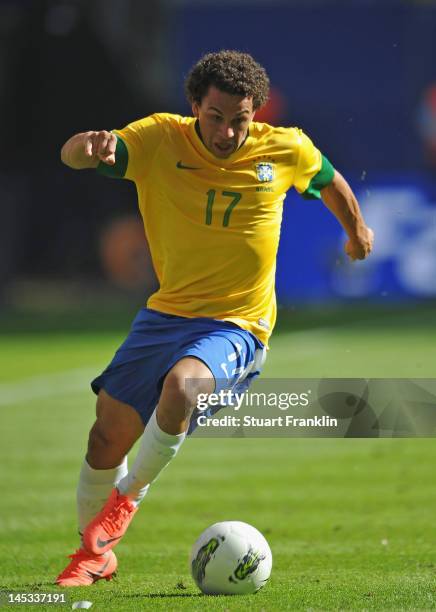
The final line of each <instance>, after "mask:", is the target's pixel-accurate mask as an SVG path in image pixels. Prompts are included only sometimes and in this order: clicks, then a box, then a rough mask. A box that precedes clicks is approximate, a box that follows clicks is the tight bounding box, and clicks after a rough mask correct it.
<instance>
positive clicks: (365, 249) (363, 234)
mask: <svg viewBox="0 0 436 612" xmlns="http://www.w3.org/2000/svg"><path fill="white" fill-rule="evenodd" d="M373 243H374V232H373V231H372V229H371V228H370V227H366V226H365V227H363V228H361V229H360V230H359V232H358V233H357V235H356V236H354V237H353V238H349V239H348V240H347V242H346V243H345V252H346V254H347V255H348V257H349V258H350V259H352V260H353V261H355V260H356V259H365V258H366V257H368V255H369V254H370V253H371V251H372V245H373Z"/></svg>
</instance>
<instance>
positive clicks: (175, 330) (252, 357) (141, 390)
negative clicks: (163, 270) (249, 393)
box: [91, 308, 265, 432]
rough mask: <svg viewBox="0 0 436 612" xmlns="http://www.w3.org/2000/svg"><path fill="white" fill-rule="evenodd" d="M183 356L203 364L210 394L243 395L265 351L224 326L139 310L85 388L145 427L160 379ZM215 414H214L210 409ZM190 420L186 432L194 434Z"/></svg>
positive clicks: (257, 342) (244, 333)
mask: <svg viewBox="0 0 436 612" xmlns="http://www.w3.org/2000/svg"><path fill="white" fill-rule="evenodd" d="M183 357H196V358H197V359H200V360H201V361H203V362H204V363H205V364H206V365H207V367H208V368H209V369H210V370H211V372H212V374H213V376H214V378H215V392H216V393H218V392H219V391H221V390H227V389H230V390H233V391H235V392H238V393H239V392H243V391H245V390H246V389H247V388H248V386H249V384H250V382H251V381H252V380H253V378H255V377H256V376H258V375H259V373H260V368H261V366H262V364H263V361H264V358H265V347H264V345H263V344H262V342H261V341H260V340H258V338H256V336H254V335H253V334H252V333H251V332H249V331H247V330H245V329H242V328H241V327H238V326H237V325H234V324H233V323H230V322H226V321H218V320H216V319H208V318H205V317H199V318H193V319H188V318H186V317H177V316H174V315H169V314H164V313H162V312H157V311H156V310H151V309H149V308H141V310H140V311H139V312H138V314H137V315H136V318H135V319H134V321H133V323H132V327H131V329H130V332H129V335H128V336H127V338H126V340H125V341H124V342H123V344H122V345H121V346H120V348H119V349H118V350H117V352H116V353H115V356H114V358H113V359H112V361H111V363H110V364H109V365H108V367H107V368H106V369H105V370H104V372H103V373H102V374H101V375H100V376H97V378H95V379H94V380H93V381H92V382H91V387H92V390H93V391H94V393H96V394H98V393H99V391H100V389H104V390H105V391H106V392H107V393H109V395H111V396H112V397H114V398H115V399H118V400H120V401H121V402H124V403H125V404H129V405H130V406H132V407H133V408H134V409H135V410H136V411H137V412H138V413H139V415H140V416H141V419H142V421H143V422H144V424H147V422H148V420H149V418H150V417H151V415H152V414H153V411H154V409H155V408H156V406H157V403H158V401H159V397H160V394H161V391H162V385H163V381H164V378H165V376H166V374H167V373H168V371H169V370H170V369H171V368H172V367H173V366H174V365H175V364H176V363H177V362H178V361H180V359H182V358H183ZM214 412H215V410H214ZM195 416H196V415H194V418H193V419H191V427H190V430H189V431H190V432H191V431H193V429H195V426H196V418H195Z"/></svg>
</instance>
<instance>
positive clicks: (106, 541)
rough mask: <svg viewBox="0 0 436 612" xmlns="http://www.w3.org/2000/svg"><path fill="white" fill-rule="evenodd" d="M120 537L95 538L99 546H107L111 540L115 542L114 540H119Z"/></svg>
mask: <svg viewBox="0 0 436 612" xmlns="http://www.w3.org/2000/svg"><path fill="white" fill-rule="evenodd" d="M120 537H121V536H118V537H117V538H111V539H110V540H100V538H97V546H98V547H99V548H104V547H105V546H107V545H108V544H110V543H111V542H115V540H119V539H120Z"/></svg>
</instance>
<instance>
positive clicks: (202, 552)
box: [191, 521, 272, 595]
mask: <svg viewBox="0 0 436 612" xmlns="http://www.w3.org/2000/svg"><path fill="white" fill-rule="evenodd" d="M271 566H272V554H271V549H270V547H269V546H268V542H267V541H266V540H265V538H264V537H263V535H262V534H261V533H260V531H258V530H257V529H255V528H254V527H252V526H251V525H248V524H247V523H242V522H241V521H224V522H222V523H215V524H214V525H211V527H208V528H207V529H206V530H205V531H203V533H202V534H201V536H200V537H199V538H198V540H197V541H196V542H195V544H194V546H193V547H192V551H191V572H192V577H193V578H194V580H195V582H196V584H197V586H198V587H199V588H200V589H201V590H202V591H203V593H205V594H206V595H243V594H248V593H256V591H258V590H259V589H261V588H262V587H263V586H264V585H265V583H266V581H267V580H268V578H269V576H270V574H271Z"/></svg>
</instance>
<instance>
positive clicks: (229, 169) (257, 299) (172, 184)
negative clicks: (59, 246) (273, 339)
mask: <svg viewBox="0 0 436 612" xmlns="http://www.w3.org/2000/svg"><path fill="white" fill-rule="evenodd" d="M114 133H115V134H116V135H117V137H118V143H117V159H116V165H115V167H112V168H111V167H109V166H106V167H105V168H102V166H104V164H100V166H99V171H100V172H102V173H103V174H107V175H112V176H124V178H126V179H130V180H132V181H134V182H135V184H136V188H137V192H138V203H139V210H140V213H141V215H142V219H143V221H144V228H145V234H146V237H147V240H148V243H149V247H150V252H151V257H152V261H153V265H154V268H155V272H156V276H157V278H158V281H159V289H158V291H156V293H154V294H153V295H152V296H151V297H150V298H149V299H148V302H147V306H148V307H149V308H152V309H154V310H158V311H161V312H164V313H168V314H172V315H178V316H181V317H188V318H189V317H209V318H213V319H218V320H223V321H230V322H232V323H234V324H236V325H238V326H240V327H242V328H244V329H247V330H249V331H250V332H252V333H253V334H255V335H256V336H257V337H258V338H259V339H260V340H261V341H262V342H263V343H265V344H267V343H268V338H269V336H270V334H271V331H272V329H273V327H274V323H275V320H276V298H275V289H274V282H275V269H276V254H277V248H278V244H279V237H280V225H281V220H282V207H283V200H284V198H285V195H286V192H287V191H288V189H289V188H290V187H292V186H293V187H295V188H296V189H297V191H298V192H300V193H302V194H306V195H311V196H314V197H319V188H322V186H324V185H325V184H328V182H330V181H331V179H332V177H333V172H334V171H333V169H332V167H331V166H330V164H329V163H328V162H327V160H326V159H325V158H323V156H322V155H321V153H320V152H319V150H318V149H317V148H316V147H315V146H314V145H313V143H312V141H311V140H310V139H309V138H308V137H307V136H306V135H305V134H304V133H303V132H302V131H301V130H299V129H297V128H279V127H272V126H270V125H267V124H265V123H256V122H253V123H251V124H250V129H249V133H248V136H247V138H246V140H245V142H244V143H243V144H242V145H241V147H240V148H239V149H238V150H237V151H236V152H235V153H233V154H232V155H231V156H230V157H229V158H227V159H221V158H218V157H215V156H214V155H213V154H212V153H211V152H210V151H209V150H208V149H207V148H206V147H205V145H204V144H203V142H202V140H201V138H200V135H199V133H198V130H197V129H196V119H194V118H193V117H181V116H179V115H173V114H169V113H159V114H155V115H152V116H150V117H146V118H145V119H141V120H139V121H136V122H134V123H131V124H130V125H128V126H127V127H125V128H124V129H122V130H114ZM323 162H324V163H323ZM316 180H317V181H318V182H316Z"/></svg>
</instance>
